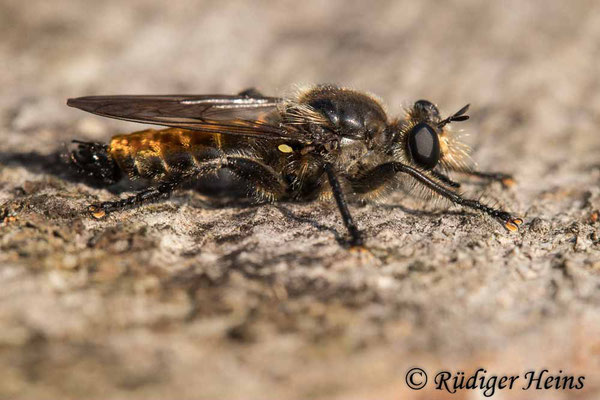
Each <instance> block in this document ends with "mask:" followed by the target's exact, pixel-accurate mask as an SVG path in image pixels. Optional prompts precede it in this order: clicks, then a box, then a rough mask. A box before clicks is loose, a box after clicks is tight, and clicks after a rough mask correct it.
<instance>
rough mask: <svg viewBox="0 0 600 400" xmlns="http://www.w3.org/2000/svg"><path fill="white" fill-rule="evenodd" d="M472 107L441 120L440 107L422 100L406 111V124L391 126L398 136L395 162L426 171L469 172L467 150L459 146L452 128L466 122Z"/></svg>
mask: <svg viewBox="0 0 600 400" xmlns="http://www.w3.org/2000/svg"><path fill="white" fill-rule="evenodd" d="M468 108H469V105H466V106H465V107H463V108H462V109H460V110H459V111H457V112H456V113H454V114H453V115H451V116H449V117H448V118H445V119H442V118H441V116H440V111H439V109H438V108H437V106H436V105H435V104H433V103H431V102H430V101H427V100H419V101H417V102H415V104H414V105H413V106H412V107H410V108H409V109H408V111H407V117H406V119H405V120H402V121H397V122H396V123H393V124H392V126H391V129H392V130H395V131H396V132H397V134H396V136H395V140H394V141H395V143H396V146H395V148H394V155H395V158H397V159H400V160H402V161H405V162H410V163H412V164H414V165H416V166H418V167H419V168H421V169H423V170H433V169H434V168H436V167H441V168H444V169H446V168H451V169H466V168H467V164H466V161H467V160H468V146H466V145H465V144H463V143H462V142H460V140H458V138H457V137H456V135H455V133H454V132H452V131H451V130H450V129H449V128H450V127H449V124H450V123H451V122H456V121H465V120H467V119H468V118H469V117H468V116H467V115H465V113H466V112H467V109H468Z"/></svg>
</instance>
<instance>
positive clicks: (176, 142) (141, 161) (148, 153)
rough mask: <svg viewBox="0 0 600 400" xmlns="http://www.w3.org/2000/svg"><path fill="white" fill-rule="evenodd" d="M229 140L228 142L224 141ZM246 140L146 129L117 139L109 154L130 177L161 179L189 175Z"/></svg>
mask: <svg viewBox="0 0 600 400" xmlns="http://www.w3.org/2000/svg"><path fill="white" fill-rule="evenodd" d="M225 139H226V141H225ZM236 140H237V141H239V140H243V138H231V137H224V136H222V135H220V134H213V133H203V132H196V131H190V130H185V129H178V128H171V129H163V130H153V129H149V130H145V131H140V132H135V133H131V134H127V135H117V136H114V137H113V138H112V140H111V142H110V145H109V153H110V155H111V156H112V158H113V159H114V160H115V161H116V163H117V164H118V166H119V168H120V169H121V170H122V171H124V172H125V173H126V174H127V175H129V176H130V177H131V178H136V177H142V178H147V179H156V180H158V179H161V178H162V177H164V176H166V175H171V174H183V175H185V174H190V173H193V172H195V171H197V170H199V169H200V168H202V165H203V164H205V163H206V162H208V161H210V160H215V159H217V158H219V157H220V156H221V155H222V154H223V151H224V149H226V148H231V147H233V146H235V144H236V143H233V141H236Z"/></svg>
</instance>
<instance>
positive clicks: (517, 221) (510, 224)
mask: <svg viewBox="0 0 600 400" xmlns="http://www.w3.org/2000/svg"><path fill="white" fill-rule="evenodd" d="M522 224H523V220H522V219H521V218H512V217H511V218H509V219H508V220H507V221H506V222H505V223H504V227H505V228H506V229H508V230H509V231H511V232H517V231H518V230H519V226H520V225H522Z"/></svg>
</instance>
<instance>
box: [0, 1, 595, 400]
mask: <svg viewBox="0 0 600 400" xmlns="http://www.w3.org/2000/svg"><path fill="white" fill-rule="evenodd" d="M0 36H1V37H2V40H1V41H0V70H1V71H2V72H1V73H0V88H1V89H0V123H1V125H0V129H1V130H0V139H1V140H0V168H1V171H0V205H2V207H3V208H2V210H3V211H2V212H3V214H2V213H0V216H1V217H2V218H3V222H2V224H3V225H2V226H1V227H0V239H1V240H0V267H1V268H0V269H1V270H0V286H2V288H1V289H0V292H2V293H3V294H2V295H0V301H1V304H2V305H1V306H0V308H1V310H0V367H2V368H1V369H2V372H0V397H2V398H82V397H85V398H89V399H94V398H140V399H141V398H167V397H169V398H173V397H178V398H229V399H234V398H238V399H247V398H279V399H284V398H290V399H292V398H320V399H334V398H339V399H342V398H343V399H350V398H357V399H358V398H361V399H366V398H378V399H387V398H389V399H392V398H394V399H395V398H410V397H414V396H416V395H422V396H423V397H421V398H434V397H432V396H437V397H435V398H445V396H446V394H444V393H441V392H437V391H432V390H430V391H427V390H425V391H422V392H411V391H410V390H409V389H408V388H407V387H406V385H405V383H404V381H403V379H404V374H405V372H406V369H407V368H408V367H410V366H422V367H423V368H426V369H427V368H431V369H432V370H435V369H436V368H437V369H439V368H446V369H451V370H452V369H454V370H458V369H461V368H462V369H470V368H471V369H472V368H477V367H479V366H483V367H486V368H487V369H488V370H491V371H493V372H495V373H497V374H499V373H508V374H519V373H522V372H523V371H524V370H528V369H541V368H542V367H547V368H554V370H555V371H558V369H559V368H562V369H567V370H569V371H570V372H571V373H576V372H577V373H580V374H586V376H588V379H587V380H586V381H585V383H586V388H585V390H584V391H571V392H569V391H566V392H565V391H551V392H545V393H543V396H544V397H545V398H557V399H558V398H560V399H564V398H574V397H575V395H577V396H579V397H577V398H594V397H593V396H594V395H595V393H597V392H596V391H597V389H598V387H599V385H600V382H599V381H598V371H600V365H599V364H598V360H599V359H600V357H598V356H599V355H600V354H599V352H600V341H598V338H599V337H600V335H599V333H600V323H599V314H598V306H599V305H600V296H599V295H598V292H599V290H598V289H600V276H599V275H600V252H599V245H598V223H597V222H596V221H595V220H594V219H593V215H594V212H595V210H596V212H597V210H598V208H600V193H599V189H598V188H599V184H598V183H599V182H600V162H599V161H598V157H599V155H600V135H598V127H599V126H600V116H599V115H600V114H599V112H598V110H600V70H599V63H598V60H599V59H600V3H599V2H598V1H594V0H590V1H585V0H581V1H570V2H567V1H560V0H556V1H552V0H548V1H541V0H539V1H527V2H524V1H516V0H515V1H478V0H472V1H470V0H461V1H435V0H429V1H418V2H417V1H369V2H367V1H295V0H294V1H277V2H275V1H252V2H249V1H218V0H215V1H208V0H207V1H189V0H180V1H160V0H145V1H142V0H129V1H123V0H119V1H117V0H106V1H75V0H54V1H42V0H28V1H16V0H0ZM329 82H331V83H337V84H340V85H342V86H348V87H352V88H356V89H359V90H364V91H368V92H371V93H374V94H376V95H377V96H379V97H380V98H381V99H382V101H383V102H384V104H386V105H387V108H388V111H389V113H390V115H396V114H399V113H401V112H402V107H403V106H406V105H408V104H410V103H412V102H413V101H415V100H417V99H420V98H425V99H429V100H431V101H433V102H435V103H437V104H438V105H439V106H440V108H441V109H442V110H443V112H444V113H448V112H452V111H456V110H458V109H459V108H460V107H462V106H463V105H464V104H466V103H471V112H470V114H471V116H472V120H471V121H470V123H469V125H466V126H465V129H467V131H468V132H469V133H470V136H469V137H468V142H469V143H470V144H471V145H472V146H473V148H474V158H475V159H476V161H477V162H478V163H479V165H480V166H481V167H482V169H493V170H504V171H507V172H510V173H514V174H515V175H516V178H517V180H518V189H517V190H513V191H511V192H508V193H504V192H502V191H501V190H499V189H498V188H492V189H490V190H491V193H492V194H493V195H495V196H496V197H500V198H504V199H505V202H508V204H510V208H512V209H513V210H514V211H515V212H517V213H519V214H520V215H523V216H525V217H526V220H527V224H526V227H524V231H523V233H521V234H520V235H521V236H517V237H516V238H515V236H508V235H506V234H505V233H504V232H501V231H500V230H498V229H496V228H497V227H496V226H495V225H494V226H492V223H488V222H489V221H488V222H485V220H484V219H482V218H481V217H477V216H467V217H461V216H460V215H452V216H448V217H447V218H444V217H439V216H438V217H428V218H424V219H425V222H422V221H421V219H420V218H418V217H417V216H414V215H408V214H406V213H402V212H401V211H399V210H395V211H393V215H394V218H393V221H390V212H392V211H390V210H389V209H387V210H385V209H384V210H380V211H378V209H377V208H375V207H373V208H366V209H361V210H360V211H357V219H358V220H359V221H363V226H365V229H366V230H367V231H368V232H369V236H370V237H372V238H373V240H374V241H375V242H377V244H378V245H379V246H383V247H385V248H386V249H397V248H399V246H400V245H401V244H405V245H408V247H405V248H401V250H399V251H397V250H389V251H390V252H389V253H386V254H387V255H385V256H382V257H380V259H379V262H378V264H377V265H375V266H372V265H371V266H369V265H368V266H360V265H359V264H357V262H356V260H349V259H348V256H347V254H345V253H344V250H343V249H341V248H340V246H339V244H338V243H337V242H335V241H334V240H333V235H332V233H331V232H332V231H335V230H338V231H341V229H342V227H341V225H340V224H339V221H337V222H336V220H335V218H334V217H335V215H333V214H332V211H331V209H328V208H327V209H324V208H321V207H322V206H319V205H312V206H306V205H303V206H298V207H297V208H294V207H295V206H294V207H292V206H289V207H288V208H289V209H290V210H292V213H295V214H297V215H300V214H302V213H305V214H302V217H299V218H300V221H295V222H294V221H292V222H281V220H286V221H287V220H288V218H284V217H282V215H281V213H280V212H278V211H277V210H278V209H276V208H272V207H271V206H269V207H266V208H262V209H254V208H252V209H251V210H250V211H248V210H246V211H243V210H242V211H240V210H236V209H228V208H226V209H219V210H216V211H215V212H214V213H213V214H210V215H208V214H206V215H205V214H200V211H194V210H190V209H189V208H187V207H183V206H182V208H181V210H182V211H177V210H178V208H177V207H175V206H172V207H171V208H168V207H170V206H168V205H166V206H165V205H163V206H158V207H159V208H157V209H156V210H158V211H157V212H156V213H155V214H150V215H149V216H148V215H142V216H138V215H137V214H134V213H130V214H128V215H126V217H124V218H125V219H123V220H120V219H118V220H112V222H110V221H109V222H107V223H106V224H105V225H99V224H98V223H96V222H90V221H88V220H86V219H85V218H83V217H82V216H81V215H79V214H78V211H77V210H79V209H81V208H82V207H83V206H84V205H85V204H87V203H88V202H89V201H91V200H92V199H94V198H98V196H99V197H100V198H102V199H107V198H110V194H107V193H106V192H102V191H99V190H95V191H94V189H91V188H89V187H87V186H85V185H83V184H81V183H76V182H75V183H74V182H67V181H65V180H63V179H62V178H61V176H62V173H61V172H60V171H58V172H57V170H56V168H57V167H56V166H54V164H53V160H54V158H52V157H53V154H55V153H56V152H57V151H58V150H59V149H60V148H61V146H62V145H63V143H64V142H66V141H68V140H70V139H72V138H78V139H83V140H86V139H87V140H98V141H106V140H107V139H108V138H109V137H110V136H111V135H112V134H114V133H116V132H127V131H133V130H137V129H139V128H140V126H139V125H134V124H130V123H125V122H119V121H110V120H105V119H100V118H97V117H95V116H91V115H86V114H85V113H83V112H80V111H78V110H74V109H70V108H68V107H66V105H65V101H66V99H67V98H68V97H78V96H84V95H100V94H166V93H181V94H186V93H189V94H201V93H226V94H228V93H231V94H233V93H237V92H239V91H240V90H243V89H245V88H248V87H256V88H258V89H259V90H260V91H262V92H263V93H265V94H266V95H280V96H284V95H286V94H288V93H291V92H293V90H294V89H295V87H296V85H299V84H300V85H302V84H313V83H329ZM45 157H49V158H45ZM55 198H58V200H56V201H58V203H56V204H55V203H53V201H55V200H54V199H55ZM176 201H177V202H178V204H179V205H182V204H186V202H187V201H186V199H185V197H184V198H180V199H179V200H176ZM11 207H12V208H11ZM160 207H163V208H160ZM164 207H167V209H165V208H164ZM286 207H287V206H286ZM311 207H313V208H311ZM324 210H326V211H324ZM209 211H210V210H209ZM193 213H197V214H193ZM244 213H245V214H244ZM324 213H325V214H330V215H332V216H331V219H328V218H329V217H328V216H327V217H323V214H324ZM378 213H379V214H378ZM13 214H15V215H16V216H17V220H16V222H11V224H9V221H12V220H11V219H7V218H8V216H12V215H13ZM152 215H154V216H152ZM190 215H193V217H190ZM116 218H121V217H116ZM319 218H324V219H323V220H319V223H324V224H325V225H326V226H327V227H329V230H327V229H324V230H323V229H317V228H315V227H314V226H313V227H312V228H310V227H309V228H307V223H306V221H307V220H318V219H319ZM461 218H463V219H464V218H468V220H469V221H474V222H475V223H476V224H480V225H485V224H487V225H489V226H485V227H484V228H481V230H477V229H479V228H477V229H475V230H473V229H471V230H469V229H467V228H463V225H462V224H461V223H460V222H459V221H462V220H461ZM302 219H304V220H302ZM240 220H241V221H246V223H248V224H249V226H252V228H248V230H249V232H254V233H255V234H256V235H259V236H258V237H260V232H262V231H261V229H263V228H264V229H265V232H267V234H268V236H269V238H270V239H264V240H265V241H264V242H263V243H262V245H261V243H255V242H252V241H251V240H252V239H246V236H252V235H250V234H247V233H244V232H241V233H240V232H238V231H237V230H236V229H237V228H231V227H230V226H228V225H226V221H232V223H234V222H237V221H240ZM271 220H275V221H278V222H280V223H281V224H284V225H282V228H281V229H282V230H283V231H275V234H273V231H271V230H269V229H277V228H272V227H271V225H269V224H270V223H271V222H269V221H271ZM596 220H597V214H596ZM189 221H194V223H193V224H194V226H190V222H189ZM222 221H225V222H222ZM323 221H324V222H323ZM482 221H483V222H482ZM446 223H448V224H450V225H444V224H446ZM28 224H29V225H28ZM178 224H179V227H178ZM186 224H187V225H186ZM285 224H288V225H285ZM419 224H423V225H419ZM453 224H454V225H453ZM142 226H143V227H144V228H142ZM145 227H148V228H147V229H146V228H145ZM252 229H254V230H252ZM307 229H308V233H307ZM32 232H33V233H32ZM122 232H125V233H122ZM247 232H248V231H247ZM224 233H225V234H227V235H234V234H235V235H238V236H235V237H238V239H235V241H237V242H239V244H235V243H229V242H228V241H226V240H224V239H220V238H221V236H222V235H223V234H224ZM438 233H443V235H442V236H436V235H438ZM267 234H265V235H267ZM61 235H62V236H61ZM307 236H308V238H307V239H306V241H305V238H306V237H307ZM61 237H62V239H61ZM239 237H243V238H244V239H240V238H239ZM268 240H272V241H273V242H269V241H268ZM277 240H280V241H279V242H277ZM232 241H234V239H232ZM301 242H302V243H303V244H301ZM315 243H316V244H315ZM424 243H425V244H424ZM429 243H431V244H429ZM115 246H117V247H115ZM118 246H121V247H118ZM269 246H271V247H272V248H270V247H269ZM315 246H316V247H315ZM315 249H316V250H315ZM2 253H3V255H2ZM240 254H241V255H240ZM136 260H137V261H136ZM232 260H233V261H232ZM136 262H137V264H136ZM248 265H252V268H250V269H249V267H248ZM267 265H268V266H269V269H261V267H263V266H267ZM115 266H118V268H117V267H115ZM265 268H266V267H265ZM98 271H100V273H98ZM224 271H225V272H224ZM265 271H266V272H265ZM199 277H200V278H199ZM224 277H225V278H224ZM280 292H283V293H286V295H285V296H279V295H278V294H277V293H280ZM273 293H275V294H273ZM282 299H285V300H282ZM190 304H191V305H190ZM248 332H250V333H248ZM539 395H540V393H532V392H524V391H520V390H519V391H512V392H503V393H502V396H505V397H506V398H536V397H537V396H539ZM546 395H548V396H546ZM477 396H479V392H464V393H462V394H461V393H459V394H457V395H456V398H469V399H474V398H478V397H477Z"/></svg>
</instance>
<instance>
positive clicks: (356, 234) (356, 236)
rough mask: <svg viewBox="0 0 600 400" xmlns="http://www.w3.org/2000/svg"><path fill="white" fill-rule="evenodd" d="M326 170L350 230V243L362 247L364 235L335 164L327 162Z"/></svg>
mask: <svg viewBox="0 0 600 400" xmlns="http://www.w3.org/2000/svg"><path fill="white" fill-rule="evenodd" d="M323 168H324V169H325V172H326V173H327V179H328V180H329V186H331V192H332V193H333V197H334V198H335V202H336V203H337V206H338V208H339V210H340V214H342V220H343V221H344V225H345V226H346V229H348V232H350V237H351V239H350V245H351V246H352V247H362V245H363V243H364V241H363V238H362V235H361V233H360V231H359V230H358V228H357V227H356V224H355V223H354V220H353V219H352V215H350V210H348V203H347V202H346V199H345V198H344V192H343V191H342V187H341V185H340V182H339V180H338V178H337V176H336V174H335V171H334V170H333V166H332V165H331V164H330V163H325V165H324V166H323Z"/></svg>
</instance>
